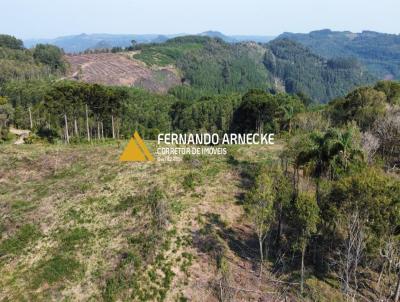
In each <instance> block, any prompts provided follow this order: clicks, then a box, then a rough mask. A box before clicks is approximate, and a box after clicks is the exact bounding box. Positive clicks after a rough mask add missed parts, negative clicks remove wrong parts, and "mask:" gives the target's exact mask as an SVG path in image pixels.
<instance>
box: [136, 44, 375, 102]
mask: <svg viewBox="0 0 400 302" xmlns="http://www.w3.org/2000/svg"><path fill="white" fill-rule="evenodd" d="M135 50H136V51H138V52H139V53H138V54H136V55H135V56H134V58H135V59H138V60H142V61H143V62H145V63H146V64H148V65H156V66H157V65H168V64H175V65H176V66H177V67H178V68H179V69H180V70H181V71H182V74H183V83H184V84H187V85H185V86H183V87H177V88H176V89H175V90H174V91H173V92H174V93H175V94H176V95H177V96H178V97H184V98H190V97H192V96H193V95H194V96H196V97H198V95H199V94H200V95H204V94H214V93H222V92H232V91H239V92H242V91H246V90H247V89H249V88H260V89H271V90H275V91H286V92H289V93H304V94H306V95H308V96H310V97H311V98H312V99H313V100H315V101H317V102H326V101H328V100H329V99H332V98H334V97H338V96H342V95H344V94H346V93H347V92H348V91H350V90H351V89H352V88H354V87H356V86H359V85H364V84H369V83H371V82H373V81H374V78H373V77H372V76H371V75H369V74H368V72H366V70H365V68H363V66H362V65H361V64H359V63H358V62H357V61H356V60H347V59H346V60H345V59H335V60H326V59H323V58H322V57H320V56H318V55H315V54H313V53H312V52H311V51H309V50H308V49H306V48H305V47H303V46H301V44H298V43H295V42H292V41H288V40H284V41H280V40H279V41H272V42H270V43H268V44H257V43H254V42H246V43H234V44H228V43H225V42H224V41H222V40H221V39H211V38H208V37H197V36H186V37H179V38H175V39H171V40H169V41H167V42H165V43H162V44H150V45H138V46H136V48H135ZM199 92H200V93H199Z"/></svg>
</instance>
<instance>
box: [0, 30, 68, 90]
mask: <svg viewBox="0 0 400 302" xmlns="http://www.w3.org/2000/svg"><path fill="white" fill-rule="evenodd" d="M65 69H66V65H65V62H64V60H63V52H62V50H60V49H59V48H57V47H56V46H53V45H44V44H38V45H36V47H35V48H32V49H26V48H24V45H23V43H22V41H21V40H19V39H16V38H15V37H12V36H8V35H1V34H0V88H1V85H2V84H4V83H5V82H8V81H12V80H17V81H21V80H36V79H42V78H49V76H52V75H53V76H59V75H61V74H63V73H64V72H65Z"/></svg>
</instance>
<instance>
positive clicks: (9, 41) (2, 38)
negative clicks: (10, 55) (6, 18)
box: [0, 35, 24, 49]
mask: <svg viewBox="0 0 400 302" xmlns="http://www.w3.org/2000/svg"><path fill="white" fill-rule="evenodd" d="M0 47H6V48H10V49H23V48H24V43H23V42H22V41H21V40H19V39H17V38H15V37H13V36H9V35H0Z"/></svg>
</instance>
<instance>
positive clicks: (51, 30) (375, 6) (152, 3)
mask: <svg viewBox="0 0 400 302" xmlns="http://www.w3.org/2000/svg"><path fill="white" fill-rule="evenodd" d="M0 11H1V12H2V17H1V18H0V33H5V34H10V35H14V36H17V37H18V38H22V39H28V38H54V37H58V36H64V35H72V34H80V33H87V34H90V33H111V34H152V33H153V34H176V33H189V34H195V33H200V32H203V31H206V30H218V31H221V32H223V33H225V34H230V35H232V34H236V35H266V36H268V35H272V36H274V35H279V34H280V33H282V32H285V31H289V32H309V31H312V30H317V29H324V28H330V29H332V30H350V31H352V32H361V31H363V30H373V31H378V32H386V33H396V34H398V33H399V32H400V22H399V21H398V12H399V11H400V2H398V0H380V1H375V0H374V1H365V0H327V1H321V0H280V1H279V2H278V1H270V0H246V1H242V0H240V1H239V0H218V1H215V0H202V1H198V0H192V1H187V0H186V1H184V0H169V1H165V0H142V1H137V0H113V1H107V0H58V1H54V0H52V1H51V0H36V1H32V0H2V1H1V2H0Z"/></svg>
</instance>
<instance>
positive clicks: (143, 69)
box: [65, 53, 181, 93]
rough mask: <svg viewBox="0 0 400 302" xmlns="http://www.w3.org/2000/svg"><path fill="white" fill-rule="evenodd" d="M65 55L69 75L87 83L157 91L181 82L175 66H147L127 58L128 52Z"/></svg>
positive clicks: (162, 91)
mask: <svg viewBox="0 0 400 302" xmlns="http://www.w3.org/2000/svg"><path fill="white" fill-rule="evenodd" d="M65 58H66V60H67V61H68V63H69V65H70V70H69V75H68V78H71V79H76V80H80V81H84V82H88V83H97V84H104V85H114V86H134V87H143V88H145V89H147V90H150V91H153V92H160V93H165V92H167V91H168V89H169V88H171V87H173V86H176V85H179V84H180V83H181V82H180V77H179V76H178V72H177V70H176V69H175V68H173V67H171V66H165V67H160V68H155V67H152V68H150V67H147V66H146V65H145V64H144V63H143V62H140V61H138V60H135V59H132V58H130V54H129V53H126V54H114V53H99V54H82V55H67V56H66V57H65Z"/></svg>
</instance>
